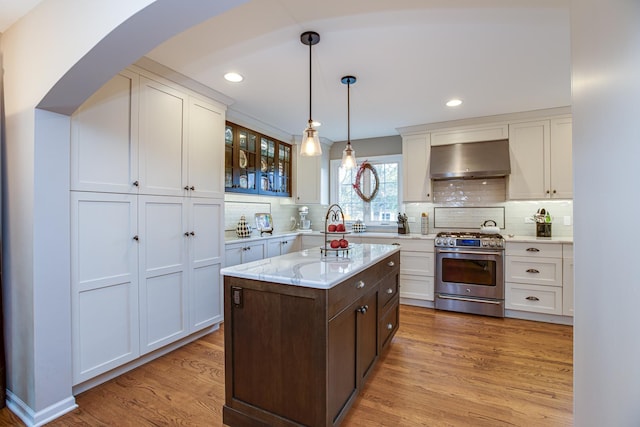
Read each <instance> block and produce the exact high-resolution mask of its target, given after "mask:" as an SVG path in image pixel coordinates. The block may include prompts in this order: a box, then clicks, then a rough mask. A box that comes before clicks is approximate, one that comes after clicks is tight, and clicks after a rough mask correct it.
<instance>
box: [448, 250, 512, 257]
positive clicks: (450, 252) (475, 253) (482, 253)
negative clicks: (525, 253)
mask: <svg viewBox="0 0 640 427" xmlns="http://www.w3.org/2000/svg"><path fill="white" fill-rule="evenodd" d="M438 253H439V254H462V255H491V256H502V251H496V252H482V251H473V252H472V251H443V250H439V251H438Z"/></svg>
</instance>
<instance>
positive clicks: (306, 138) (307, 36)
mask: <svg viewBox="0 0 640 427" xmlns="http://www.w3.org/2000/svg"><path fill="white" fill-rule="evenodd" d="M300 41H301V42H302V44H305V45H307V46H309V123H308V124H307V127H306V128H305V130H304V132H303V133H302V145H301V147H300V155H301V156H319V155H321V154H322V147H321V146H320V138H319V137H318V131H317V130H316V129H314V127H313V119H312V118H311V46H313V45H314V44H318V42H319V41H320V34H318V33H316V32H315V31H305V32H304V33H302V34H301V35H300Z"/></svg>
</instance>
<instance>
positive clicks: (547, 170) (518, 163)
mask: <svg viewBox="0 0 640 427" xmlns="http://www.w3.org/2000/svg"><path fill="white" fill-rule="evenodd" d="M509 150H510V155H511V175H510V176H509V199H511V200H523V199H548V198H556V199H563V198H564V199H568V198H571V197H572V195H573V186H572V167H571V165H572V158H571V118H570V117H561V118H554V119H550V120H539V121H532V122H522V123H513V124H510V125H509Z"/></svg>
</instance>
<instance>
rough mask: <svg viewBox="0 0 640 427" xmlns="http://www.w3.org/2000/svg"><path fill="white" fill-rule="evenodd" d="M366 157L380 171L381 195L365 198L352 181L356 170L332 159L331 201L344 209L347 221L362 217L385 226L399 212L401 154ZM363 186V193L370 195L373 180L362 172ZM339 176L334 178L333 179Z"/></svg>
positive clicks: (379, 184)
mask: <svg viewBox="0 0 640 427" xmlns="http://www.w3.org/2000/svg"><path fill="white" fill-rule="evenodd" d="M363 160H367V161H368V162H369V163H370V164H371V165H372V166H373V167H374V168H375V170H376V172H377V173H378V194H377V195H376V197H375V198H374V199H373V200H371V201H370V202H365V201H364V200H362V199H361V198H360V197H359V196H358V195H357V194H356V192H355V191H354V189H353V183H354V180H355V177H356V174H357V173H358V170H357V169H352V170H344V169H343V168H342V167H341V166H340V162H341V161H340V160H332V161H331V177H332V181H331V200H332V201H334V203H337V204H339V205H340V207H341V208H342V211H343V212H344V216H345V220H349V221H355V220H358V219H361V220H362V221H363V222H364V223H365V224H371V225H385V224H388V223H389V222H391V221H392V219H394V220H395V218H396V216H397V213H398V212H400V210H401V209H400V204H401V203H400V194H401V187H400V181H401V176H400V167H401V165H402V163H401V162H402V156H401V155H392V156H378V157H371V158H368V159H361V161H363ZM363 175H364V177H363V179H362V180H361V182H360V189H361V191H362V193H363V194H371V192H372V191H373V185H374V183H373V182H371V181H372V179H371V176H370V175H371V174H367V173H365V174H363ZM334 177H335V178H337V179H333V178H334Z"/></svg>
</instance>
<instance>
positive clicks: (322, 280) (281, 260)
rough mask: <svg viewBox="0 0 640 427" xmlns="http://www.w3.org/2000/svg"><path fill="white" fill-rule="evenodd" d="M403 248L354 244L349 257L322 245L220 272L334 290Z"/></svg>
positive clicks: (235, 266)
mask: <svg viewBox="0 0 640 427" xmlns="http://www.w3.org/2000/svg"><path fill="white" fill-rule="evenodd" d="M399 250H400V248H399V247H398V246H394V245H377V244H368V243H365V244H354V245H352V248H351V249H350V250H349V253H348V256H342V255H339V256H336V255H335V253H333V252H329V253H328V254H327V255H324V254H321V253H320V248H319V247H317V248H312V249H305V250H302V251H300V252H293V253H289V254H286V255H280V256H277V257H272V258H266V259H263V260H259V261H253V262H249V263H246V264H239V265H234V266H231V267H226V268H223V269H222V270H220V274H222V275H223V276H232V277H240V278H244V279H252V280H260V281H264V282H273V283H282V284H285V285H295V286H305V287H309V288H316V289H330V288H332V287H333V286H335V285H337V284H338V283H340V282H342V281H343V280H345V279H348V278H349V277H351V276H354V275H355V274H357V273H359V272H361V271H363V270H365V269H366V268H367V267H369V266H370V265H372V264H375V263H376V262H378V261H380V260H381V259H383V258H385V257H387V256H389V255H391V254H392V253H394V252H398V251H399Z"/></svg>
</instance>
